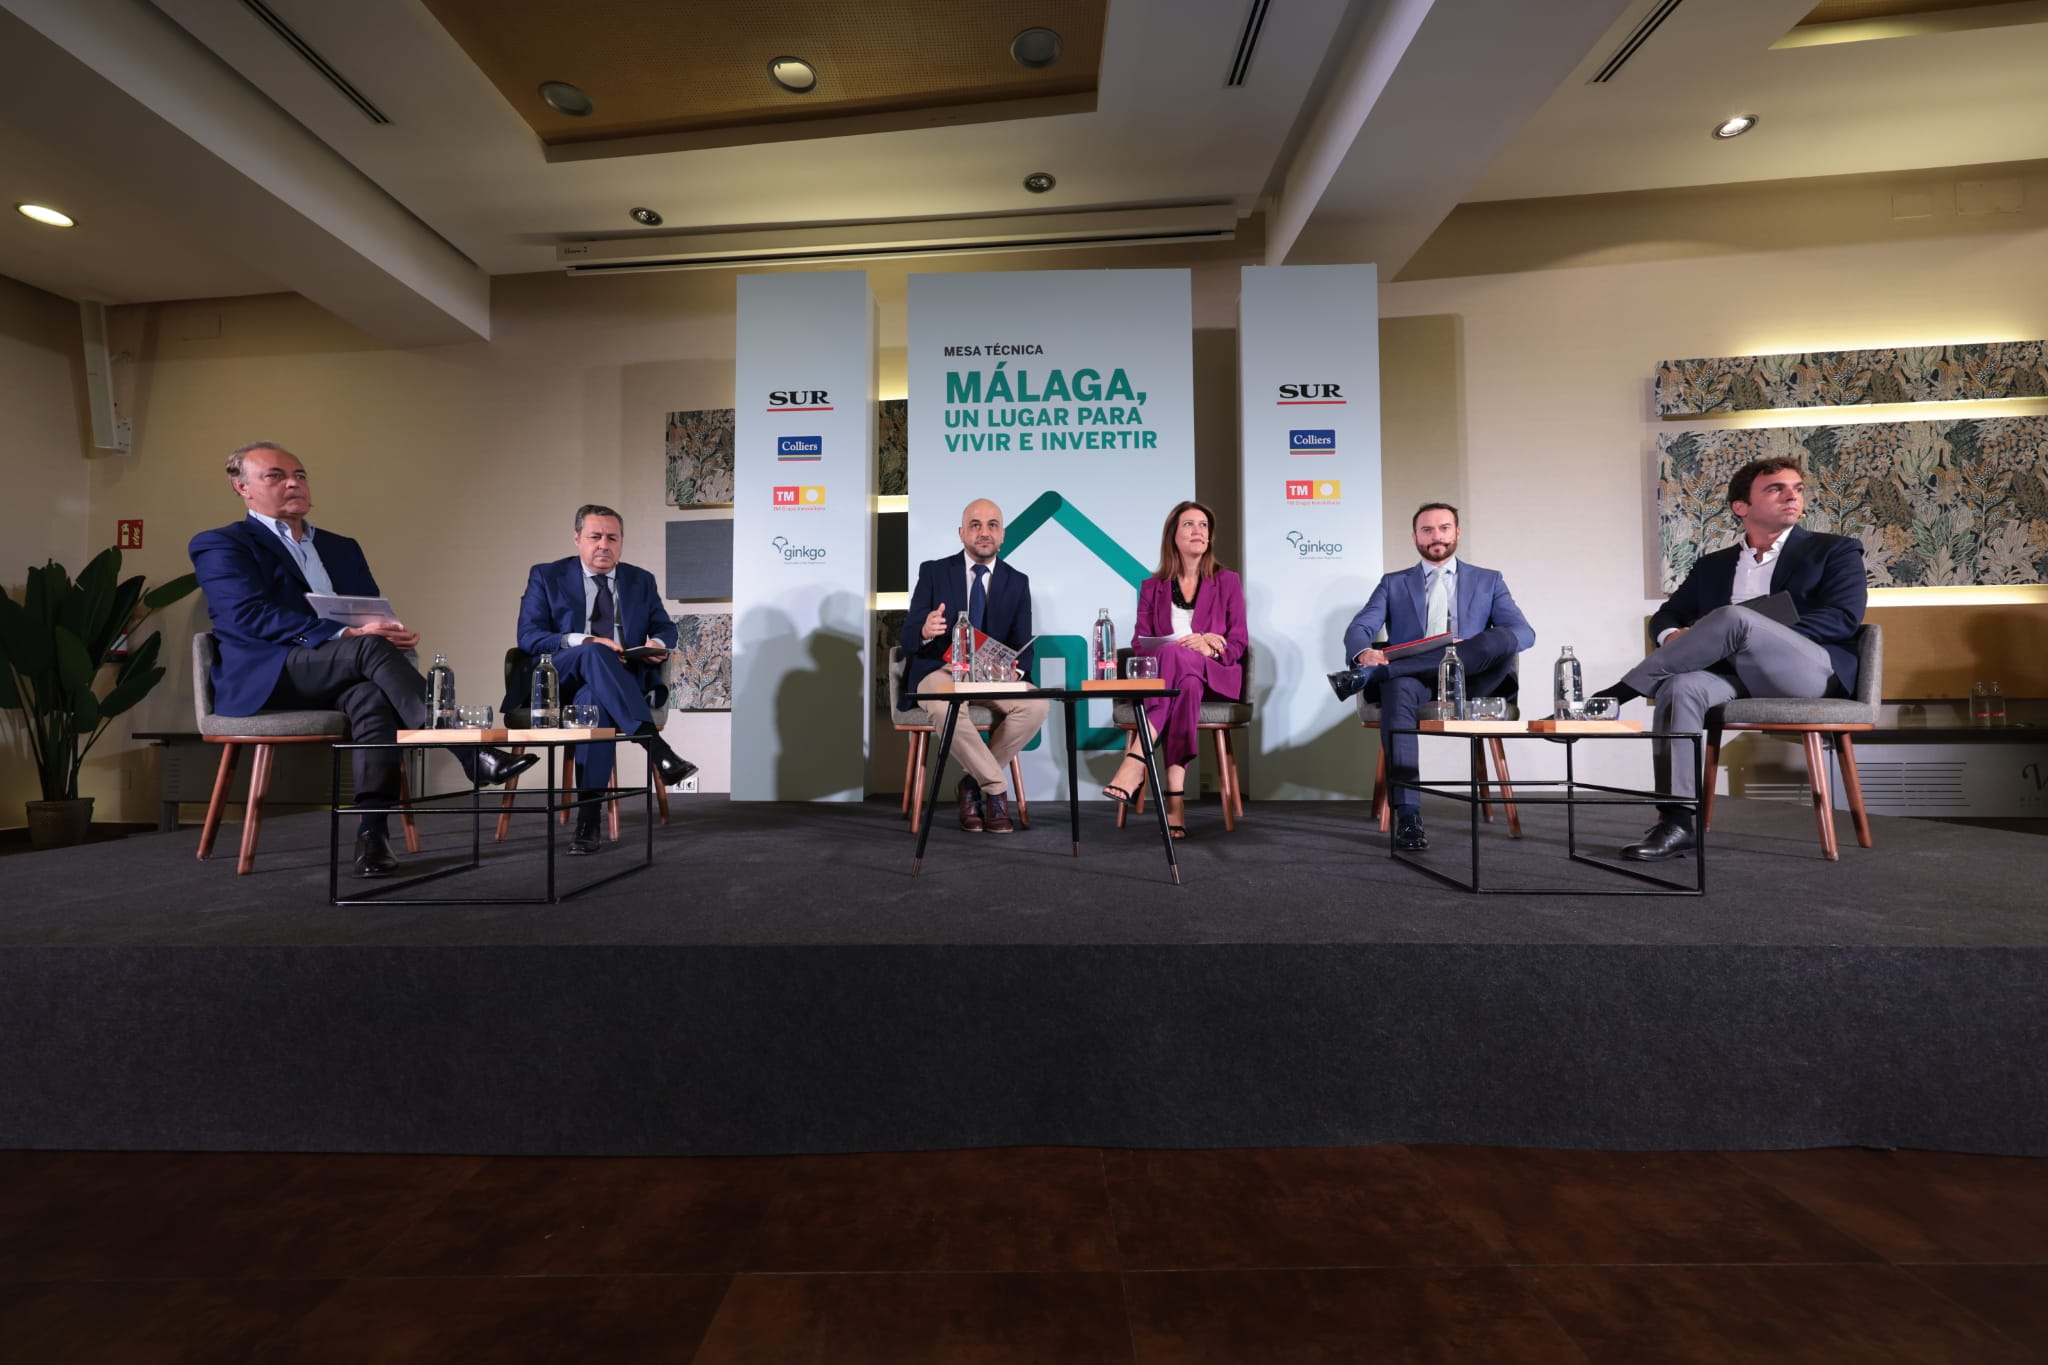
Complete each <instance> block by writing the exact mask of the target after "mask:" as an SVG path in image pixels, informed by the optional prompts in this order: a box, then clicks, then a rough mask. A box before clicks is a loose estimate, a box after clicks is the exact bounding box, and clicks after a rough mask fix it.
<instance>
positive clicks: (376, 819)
mask: <svg viewBox="0 0 2048 1365" xmlns="http://www.w3.org/2000/svg"><path fill="white" fill-rule="evenodd" d="M227 474H228V480H229V482H230V483H232V484H233V485H234V489H235V492H236V493H237V494H238V495H239V496H240V497H241V499H242V501H243V502H244V503H246V504H248V508H249V514H248V515H247V516H246V517H244V518H242V520H240V521H238V522H235V523H233V524H232V525H229V526H223V527H221V528H219V529H218V530H214V531H201V532H200V533H199V534H198V535H196V536H194V537H192V545H191V550H190V553H191V556H192V568H193V570H194V571H195V572H196V573H197V574H198V577H199V586H200V588H201V589H202V590H203V591H204V592H205V593H206V610H207V612H208V613H209V614H210V615H211V616H212V617H213V636H214V641H215V643H216V646H217V650H218V656H219V657H218V662H217V663H216V664H215V665H214V671H213V706H214V710H215V711H216V712H217V713H218V714H220V715H223V716H253V715H255V714H256V713H258V712H259V711H264V710H278V711H325V710H339V711H341V712H342V713H343V714H345V715H346V716H347V717H348V733H349V738H350V739H352V740H354V741H356V742H357V743H359V744H376V743H389V742H391V741H392V740H393V739H395V738H396V737H397V734H398V732H399V730H401V729H406V730H416V729H420V728H422V727H423V726H425V725H426V723H427V702H426V687H427V684H426V680H425V679H424V678H422V677H421V676H420V671H419V670H418V669H417V668H415V667H413V664H412V661H411V660H409V659H407V658H406V656H405V651H407V650H410V649H412V648H413V647H414V646H415V645H417V644H418V643H419V639H420V637H419V634H418V632H416V631H410V630H407V629H406V628H405V627H404V626H403V625H402V624H400V623H399V622H397V621H378V622H374V623H371V624H369V625H361V626H348V627H346V628H344V627H343V626H342V625H341V623H340V622H338V621H327V620H323V619H322V618H320V617H319V616H317V615H315V614H314V612H313V609H312V608H311V607H310V606H308V605H307V603H306V594H307V593H309V592H318V593H325V594H340V595H341V596H344V597H381V596H383V594H382V593H381V592H379V591H378V589H377V580H376V578H374V577H373V576H372V575H371V573H370V564H369V561H368V560H367V559H365V558H364V557H363V549H362V546H360V545H358V544H356V543H355V542H354V541H353V540H350V539H349V538H348V537H347V536H344V535H338V534H336V533H335V532H333V531H317V532H316V531H315V530H314V528H313V523H312V522H310V521H308V520H307V517H308V515H310V514H311V512H312V510H313V493H312V489H311V486H310V484H309V483H308V480H307V475H306V467H305V465H303V464H301V463H300V462H299V459H298V457H297V456H295V455H293V454H292V453H291V452H290V451H288V450H286V449H285V448H284V447H283V446H281V445H277V444H275V443H274V442H269V441H258V442H256V443H254V444H252V445H246V446H243V447H242V448H241V449H240V450H237V451H235V452H234V453H233V454H232V455H230V456H228V462H227ZM454 752H455V757H456V759H457V761H459V762H460V763H461V764H462V767H463V770H464V771H465V772H467V773H469V774H470V775H471V776H472V777H474V778H475V779H476V780H477V781H478V782H480V783H483V784H485V785H489V784H491V783H495V782H503V781H504V780H505V779H506V778H508V777H511V776H513V775H514V774H516V773H519V772H522V771H524V770H525V769H527V768H530V767H532V766H533V764H534V762H535V761H536V760H537V758H538V755H535V754H528V755H525V756H524V757H521V758H514V757H512V755H510V754H507V753H504V752H502V751H501V750H497V749H457V750H455V751H454ZM355 773H356V799H357V800H358V801H359V802H361V803H362V804H363V805H366V806H389V805H391V804H393V803H394V802H396V801H397V799H398V753H397V751H396V750H394V749H358V750H356V751H355ZM397 868H398V859H397V858H396V857H395V856H394V855H393V854H392V852H391V843H390V841H389V839H388V838H387V837H386V833H385V817H384V816H382V815H364V816H363V817H361V820H360V822H359V824H358V826H357V830H356V857H355V871H356V875H357V876H358V877H387V876H389V875H391V873H392V872H394V871H396V870H397Z"/></svg>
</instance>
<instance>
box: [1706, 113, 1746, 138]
mask: <svg viewBox="0 0 2048 1365" xmlns="http://www.w3.org/2000/svg"><path fill="white" fill-rule="evenodd" d="M1754 127H1756V115H1755V114H1737V115H1736V116H1735V117H1734V118H1731V119H1726V120H1724V121H1722V122H1720V123H1717V124H1715V125H1714V136H1715V137H1717V138H1720V139H1721V140H1722V141H1724V142H1725V141H1727V140H1728V139H1729V138H1731V137H1741V136H1742V135H1743V134H1744V133H1746V132H1748V131H1749V130H1750V129H1752V128H1754Z"/></svg>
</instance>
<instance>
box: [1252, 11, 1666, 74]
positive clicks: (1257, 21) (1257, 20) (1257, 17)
mask: <svg viewBox="0 0 2048 1365" xmlns="http://www.w3.org/2000/svg"><path fill="white" fill-rule="evenodd" d="M1672 2H1673V3H1674V4H1675V3H1677V0H1672ZM1271 3H1272V0H1252V7H1251V9H1250V11H1249V12H1247V13H1246V14H1245V16H1244V31H1243V32H1242V33H1240V34H1238V36H1237V53H1236V55H1235V56H1233V57H1232V58H1231V59H1230V76H1229V78H1228V79H1226V80H1225V81H1224V82H1223V83H1224V84H1225V85H1243V84H1244V82H1245V77H1246V76H1247V75H1249V74H1250V73H1251V69H1252V53H1253V52H1254V51H1255V50H1256V49H1257V48H1258V46H1259V30H1260V29H1261V28H1263V27H1264V26H1265V23H1266V8H1267V6H1268V5H1270V4H1271Z"/></svg>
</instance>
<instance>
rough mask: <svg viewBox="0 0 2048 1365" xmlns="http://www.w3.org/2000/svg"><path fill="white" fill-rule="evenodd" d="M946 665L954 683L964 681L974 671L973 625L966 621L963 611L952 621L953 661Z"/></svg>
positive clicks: (965, 614)
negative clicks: (957, 618) (958, 617)
mask: <svg viewBox="0 0 2048 1365" xmlns="http://www.w3.org/2000/svg"><path fill="white" fill-rule="evenodd" d="M947 667H948V668H949V669H950V670H951V671H952V674H953V681H954V682H956V683H964V682H966V681H967V680H968V679H969V678H970V677H972V676H973V673H974V627H973V626H972V625H970V624H969V623H968V620H967V613H966V612H964V611H963V612H961V613H960V619H959V620H957V621H955V622H954V623H953V661H952V663H950V664H948V665H947Z"/></svg>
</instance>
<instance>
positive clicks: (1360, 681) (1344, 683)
mask: <svg viewBox="0 0 2048 1365" xmlns="http://www.w3.org/2000/svg"><path fill="white" fill-rule="evenodd" d="M1380 671H1381V670H1380V665H1378V664H1374V665H1373V666H1372V667H1371V668H1367V667H1366V666H1365V665H1364V664H1353V665H1351V667H1349V668H1340V669H1338V670H1337V671H1336V672H1335V673H1332V674H1329V675H1328V676H1329V679H1330V690H1331V691H1332V692H1335V693H1336V694H1337V700H1338V701H1350V700H1351V699H1352V698H1353V697H1355V696H1357V695H1358V694H1359V693H1360V692H1363V691H1365V688H1366V684H1368V683H1370V682H1371V681H1372V680H1373V678H1374V677H1375V676H1376V675H1377V674H1378V673H1379V672H1380Z"/></svg>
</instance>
